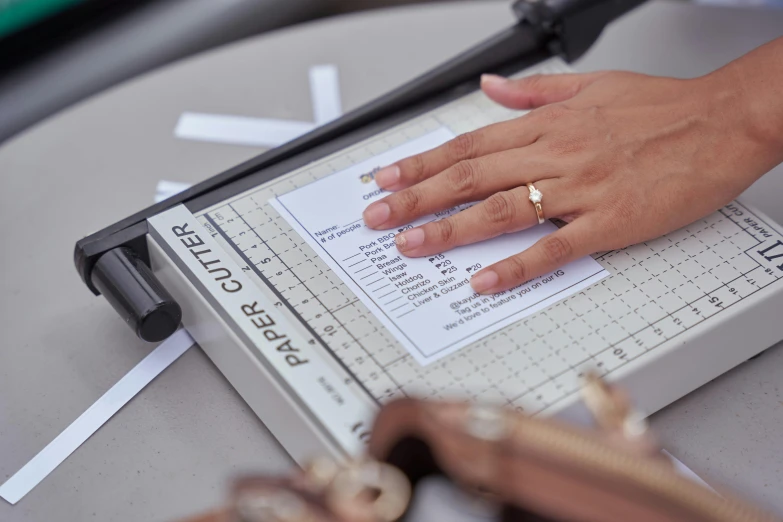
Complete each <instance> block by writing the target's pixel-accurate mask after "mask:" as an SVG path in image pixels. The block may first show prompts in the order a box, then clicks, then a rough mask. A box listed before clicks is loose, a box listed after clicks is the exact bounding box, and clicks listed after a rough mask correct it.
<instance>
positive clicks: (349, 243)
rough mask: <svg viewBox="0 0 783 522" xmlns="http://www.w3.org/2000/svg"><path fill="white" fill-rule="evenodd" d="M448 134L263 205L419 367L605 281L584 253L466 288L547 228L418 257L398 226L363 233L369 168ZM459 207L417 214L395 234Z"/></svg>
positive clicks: (370, 188) (371, 189)
mask: <svg viewBox="0 0 783 522" xmlns="http://www.w3.org/2000/svg"><path fill="white" fill-rule="evenodd" d="M451 138H453V134H452V133H451V132H450V131H449V130H448V129H445V128H440V129H437V130H435V131H433V132H430V133H429V134H426V135H424V136H421V137H419V138H416V139H413V140H411V141H408V142H407V143H404V144H403V145H400V146H398V147H396V148H394V149H391V150H389V151H387V152H384V153H382V154H380V155H378V156H375V157H373V158H370V159H368V160H366V161H362V162H360V163H357V164H355V165H353V166H351V167H348V168H346V169H345V170H342V171H340V172H337V173H335V174H332V175H330V176H327V177H325V178H322V179H320V180H318V181H315V182H313V183H311V184H309V185H306V186H304V187H301V188H299V189H296V190H294V191H292V192H289V193H288V194H284V195H282V196H280V197H278V198H276V199H273V200H270V204H271V205H272V206H273V207H274V208H275V209H276V210H277V211H278V212H279V213H280V215H281V216H283V217H284V218H285V219H286V220H287V221H288V222H289V224H290V225H291V226H292V227H293V228H294V229H295V230H296V231H297V232H298V233H299V234H300V235H301V236H302V237H303V238H304V239H305V240H306V241H307V242H308V243H309V244H310V246H312V247H313V249H315V251H316V252H318V254H319V255H320V256H321V258H322V259H323V260H324V261H325V262H326V264H327V265H329V267H330V268H332V270H334V271H335V272H336V273H337V274H338V275H339V276H340V278H341V279H342V280H343V281H344V282H345V283H346V284H347V285H348V286H349V287H350V288H351V289H352V290H353V291H354V292H355V293H356V295H357V296H359V298H360V299H361V300H362V301H363V302H364V304H365V305H367V306H368V307H369V308H370V310H371V311H372V312H373V314H374V315H375V316H376V317H378V319H380V321H381V322H382V323H383V324H384V325H385V326H386V327H387V328H388V329H389V330H390V331H391V332H392V333H393V334H394V335H395V337H396V338H397V339H398V340H399V341H400V343H402V345H403V346H405V348H406V349H407V350H408V351H409V352H410V354H411V355H412V356H413V357H414V358H415V359H416V360H417V361H418V362H419V363H420V364H428V363H431V362H433V361H435V360H437V359H440V358H442V357H444V356H446V355H448V354H450V353H453V352H455V351H457V350H459V349H460V348H462V347H464V346H467V345H468V344H470V343H472V342H474V341H476V340H478V339H481V338H482V337H484V336H486V335H489V334H490V333H492V332H494V331H497V330H499V329H500V328H503V327H504V326H506V325H508V324H511V323H513V322H515V321H518V320H519V319H520V318H522V317H525V316H527V315H530V314H532V313H534V312H536V311H538V310H541V309H543V308H545V307H547V306H549V305H551V304H553V303H555V302H557V301H559V300H561V299H564V298H566V297H568V296H569V295H571V294H573V293H575V292H578V291H580V290H582V289H584V288H586V287H587V286H589V285H591V284H593V283H595V282H596V281H599V280H600V279H602V278H603V277H605V276H606V275H608V273H607V272H606V271H605V270H604V269H603V268H602V267H601V266H600V265H599V264H598V263H597V262H596V261H595V260H593V259H592V258H590V257H586V258H583V259H579V260H577V261H574V262H573V263H569V264H568V265H566V266H564V267H562V268H561V269H560V270H557V271H556V272H554V273H552V274H549V275H547V276H545V277H542V278H538V279H535V280H533V281H530V282H528V283H526V284H523V285H521V286H519V287H517V288H514V289H511V290H509V291H506V292H502V293H500V294H496V295H494V296H480V295H478V294H476V293H474V292H473V290H472V289H471V287H470V285H469V279H470V276H471V274H473V273H475V272H477V271H478V270H479V269H480V268H481V267H486V266H489V265H491V264H492V263H495V262H497V261H500V260H501V259H504V258H506V257H508V256H510V255H513V254H516V253H518V252H520V251H522V250H524V249H525V248H528V247H529V246H530V245H532V244H533V243H535V242H536V241H537V240H538V239H540V238H542V237H544V236H545V235H547V234H549V233H551V232H553V231H554V230H556V227H555V226H554V225H553V224H551V223H549V222H546V223H545V224H543V225H539V226H536V227H533V228H531V229H528V230H525V231H522V232H517V233H515V234H507V235H503V236H499V237H497V238H494V239H491V240H488V241H484V242H482V243H479V244H475V245H469V246H464V247H460V248H457V249H454V250H451V251H449V252H446V253H444V254H440V255H435V256H430V257H425V258H407V257H405V256H402V255H401V254H400V253H399V252H398V250H397V248H396V247H395V244H394V235H395V234H396V233H398V232H400V231H402V230H403V228H400V229H394V230H389V231H375V230H371V229H369V228H367V227H366V226H365V225H364V222H363V221H362V211H363V210H364V209H365V208H366V207H367V205H368V204H370V203H371V202H373V201H375V200H378V199H380V198H382V197H384V196H385V195H386V194H384V191H382V190H381V189H379V188H378V186H377V185H376V184H375V183H374V181H373V178H372V174H373V172H374V171H375V169H377V168H379V167H382V166H385V165H388V164H390V163H393V162H394V161H397V160H399V159H402V158H404V157H407V156H410V155H411V154H416V153H419V152H423V151H425V150H428V149H431V148H433V147H435V146H437V145H440V144H442V143H444V142H446V141H448V140H449V139H451ZM462 208H465V206H461V207H457V208H455V209H451V210H448V211H444V212H439V213H438V214H437V215H431V216H426V217H424V218H421V219H419V220H417V221H416V222H414V223H413V224H411V225H408V226H406V227H404V228H410V227H412V226H418V225H421V224H423V223H426V222H427V221H431V220H434V219H440V218H443V217H446V216H448V215H449V214H451V213H453V212H458V211H459V210H461V209H462Z"/></svg>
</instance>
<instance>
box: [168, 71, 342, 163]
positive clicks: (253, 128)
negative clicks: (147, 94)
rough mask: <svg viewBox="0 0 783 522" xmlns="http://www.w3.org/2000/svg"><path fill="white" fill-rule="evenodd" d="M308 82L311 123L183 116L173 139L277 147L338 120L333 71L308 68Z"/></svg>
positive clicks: (337, 91)
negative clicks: (311, 114)
mask: <svg viewBox="0 0 783 522" xmlns="http://www.w3.org/2000/svg"><path fill="white" fill-rule="evenodd" d="M309 78H310V97H311V101H312V105H313V119H314V121H315V123H313V122H309V121H296V120H281V119H273V118H254V117H250V116H239V115H228V114H208V113H200V112H184V113H183V114H182V115H181V116H180V117H179V120H178V121H177V125H176V127H175V128H174V135H175V136H176V137H178V138H182V139H188V140H196V141H207V142H213V143H227V144H231V145H249V146H256V147H277V146H280V145H282V144H284V143H286V142H289V141H291V140H293V139H296V138H298V137H299V136H301V135H303V134H306V133H308V132H310V131H312V130H313V129H315V128H316V127H318V126H319V125H323V124H325V123H328V122H330V121H332V120H334V119H337V118H339V117H340V116H342V112H343V111H342V101H341V99H340V84H339V78H338V73H337V67H335V66H334V65H330V64H325V65H315V66H313V67H311V68H310V71H309Z"/></svg>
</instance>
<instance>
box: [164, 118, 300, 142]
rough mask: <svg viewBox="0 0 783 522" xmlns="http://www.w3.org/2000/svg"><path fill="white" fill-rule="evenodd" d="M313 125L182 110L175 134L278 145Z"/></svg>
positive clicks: (181, 136)
mask: <svg viewBox="0 0 783 522" xmlns="http://www.w3.org/2000/svg"><path fill="white" fill-rule="evenodd" d="M315 127H316V125H315V124H313V123H310V122H306V121H294V120H274V119H270V118H249V117H246V116H230V115H226V114H204V113H197V112H185V113H183V114H182V116H180V117H179V121H178V122H177V127H176V128H175V129H174V135H175V136H177V137H178V138H183V139H189V140H199V141H211V142H216V143H230V144H235V145H252V146H258V147H277V146H279V145H282V144H283V143H286V142H288V141H291V140H293V139H295V138H298V137H299V136H301V135H302V134H306V133H308V132H310V131H311V130H313V129H314V128H315Z"/></svg>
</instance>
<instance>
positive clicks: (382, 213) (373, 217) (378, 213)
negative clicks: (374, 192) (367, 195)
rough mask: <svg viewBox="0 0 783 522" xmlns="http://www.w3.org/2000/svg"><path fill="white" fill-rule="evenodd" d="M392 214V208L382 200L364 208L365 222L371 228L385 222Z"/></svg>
mask: <svg viewBox="0 0 783 522" xmlns="http://www.w3.org/2000/svg"><path fill="white" fill-rule="evenodd" d="M390 215H391V209H390V208H389V205H387V204H386V203H383V202H381V201H379V202H377V203H373V204H372V205H370V206H369V207H367V208H366V209H364V213H363V214H362V216H363V217H364V222H365V223H366V224H367V226H368V227H370V228H373V227H377V226H379V225H382V224H384V223H385V222H386V220H387V219H389V216H390Z"/></svg>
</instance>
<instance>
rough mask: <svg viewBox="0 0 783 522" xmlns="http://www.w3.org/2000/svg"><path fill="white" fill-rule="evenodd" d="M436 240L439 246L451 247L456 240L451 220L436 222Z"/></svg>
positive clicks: (455, 230) (455, 229) (454, 228)
mask: <svg viewBox="0 0 783 522" xmlns="http://www.w3.org/2000/svg"><path fill="white" fill-rule="evenodd" d="M436 225H437V236H436V237H437V238H438V240H439V241H440V244H445V245H451V244H453V243H454V242H455V241H456V239H457V228H456V227H455V226H454V222H453V221H452V220H451V219H441V220H440V221H437V222H436Z"/></svg>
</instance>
